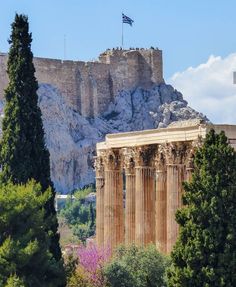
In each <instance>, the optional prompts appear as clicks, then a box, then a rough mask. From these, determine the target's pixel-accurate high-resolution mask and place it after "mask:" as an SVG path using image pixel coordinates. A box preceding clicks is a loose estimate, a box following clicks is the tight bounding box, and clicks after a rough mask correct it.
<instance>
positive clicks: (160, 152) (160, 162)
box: [154, 145, 166, 171]
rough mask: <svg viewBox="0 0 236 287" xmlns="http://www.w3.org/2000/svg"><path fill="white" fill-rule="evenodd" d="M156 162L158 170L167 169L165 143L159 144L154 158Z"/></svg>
mask: <svg viewBox="0 0 236 287" xmlns="http://www.w3.org/2000/svg"><path fill="white" fill-rule="evenodd" d="M154 164H155V167H156V170H157V171H164V170H165V168H166V155H165V145H158V148H157V150H156V154H155V158H154Z"/></svg>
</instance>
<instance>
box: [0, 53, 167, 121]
mask: <svg viewBox="0 0 236 287" xmlns="http://www.w3.org/2000/svg"><path fill="white" fill-rule="evenodd" d="M34 64H35V68H36V77H37V79H38V81H39V83H47V84H50V85H52V86H54V87H56V88H57V89H58V90H59V91H60V92H61V94H62V95H63V97H64V98H65V100H66V102H67V104H68V105H69V106H71V107H72V108H73V109H74V110H76V111H78V112H79V113H80V114H81V115H82V116H84V117H94V116H97V115H100V114H101V113H102V112H103V111H105V110H106V108H107V106H108V104H109V103H110V102H111V101H112V100H113V99H114V97H115V96H116V95H117V94H118V93H119V91H121V90H130V89H135V88H136V87H138V86H139V87H144V88H148V87H151V86H152V85H153V84H159V83H162V82H164V80H163V71H162V51H161V50H159V49H153V48H152V49H130V50H120V49H112V50H106V51H105V52H104V53H102V54H101V55H100V56H99V59H98V60H97V61H93V62H82V61H61V60H54V59H45V58H34ZM6 65H7V55H6V54H0V99H3V94H4V92H3V91H4V88H5V87H6V85H7V82H8V79H7V74H6Z"/></svg>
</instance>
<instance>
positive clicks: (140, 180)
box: [135, 167, 155, 245]
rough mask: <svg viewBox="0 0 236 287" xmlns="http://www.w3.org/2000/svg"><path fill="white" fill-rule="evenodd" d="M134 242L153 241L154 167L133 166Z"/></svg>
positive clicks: (140, 243) (142, 243)
mask: <svg viewBox="0 0 236 287" xmlns="http://www.w3.org/2000/svg"><path fill="white" fill-rule="evenodd" d="M135 175H136V179H135V186H136V199H135V243H136V244H137V245H146V244H148V243H151V242H153V243H154V242H155V192H154V169H153V168H151V167H136V168H135Z"/></svg>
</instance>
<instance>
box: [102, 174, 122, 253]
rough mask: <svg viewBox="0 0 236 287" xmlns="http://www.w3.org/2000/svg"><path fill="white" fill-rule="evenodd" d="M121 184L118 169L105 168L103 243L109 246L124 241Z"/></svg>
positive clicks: (111, 246)
mask: <svg viewBox="0 0 236 287" xmlns="http://www.w3.org/2000/svg"><path fill="white" fill-rule="evenodd" d="M123 210H124V209H123V186H122V174H121V171H120V170H105V190H104V243H105V244H106V245H108V246H109V247H110V248H112V249H113V248H114V247H116V246H117V245H118V244H120V243H123V241H124V213H123Z"/></svg>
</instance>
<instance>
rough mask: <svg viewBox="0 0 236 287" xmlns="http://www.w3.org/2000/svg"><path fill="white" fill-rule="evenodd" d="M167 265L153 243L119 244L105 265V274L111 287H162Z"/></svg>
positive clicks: (166, 261)
mask: <svg viewBox="0 0 236 287" xmlns="http://www.w3.org/2000/svg"><path fill="white" fill-rule="evenodd" d="M167 265H168V260H167V258H165V257H164V255H162V254H160V253H159V252H158V251H157V249H156V247H155V246H154V245H149V246H147V247H137V246H130V247H123V246H121V247H120V248H118V250H117V252H116V254H115V257H114V258H113V259H112V261H111V262H110V263H108V265H107V266H106V267H105V276H106V277H107V279H108V282H109V283H110V285H111V286H112V287H133V286H136V287H164V286H166V284H165V278H164V274H165V269H166V266H167Z"/></svg>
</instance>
